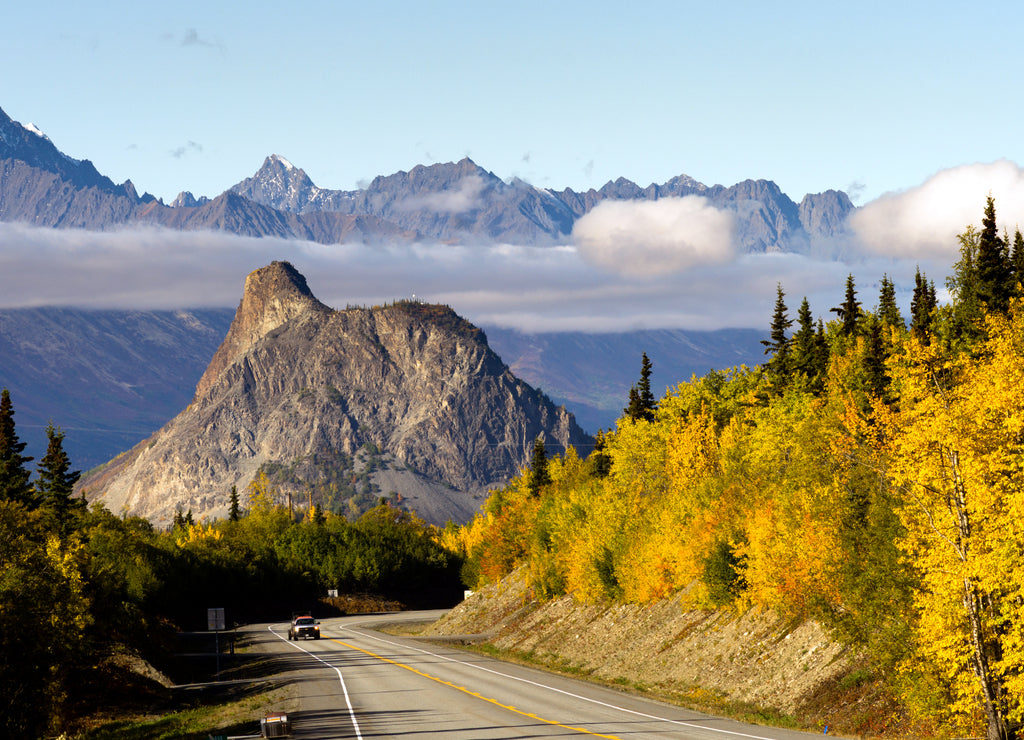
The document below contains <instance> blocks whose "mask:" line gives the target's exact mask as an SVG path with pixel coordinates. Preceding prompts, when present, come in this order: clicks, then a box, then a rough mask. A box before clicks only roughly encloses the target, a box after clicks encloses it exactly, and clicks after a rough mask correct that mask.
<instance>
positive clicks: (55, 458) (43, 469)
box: [35, 422, 82, 535]
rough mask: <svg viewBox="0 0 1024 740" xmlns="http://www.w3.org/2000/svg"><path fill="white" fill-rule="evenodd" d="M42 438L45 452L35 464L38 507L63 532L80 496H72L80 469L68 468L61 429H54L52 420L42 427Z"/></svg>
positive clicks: (67, 529) (70, 526)
mask: <svg viewBox="0 0 1024 740" xmlns="http://www.w3.org/2000/svg"><path fill="white" fill-rule="evenodd" d="M46 440H47V446H46V454H45V455H43V457H42V459H41V460H40V461H39V465H38V466H37V467H36V472H37V473H38V476H37V478H36V482H35V489H36V493H37V499H38V501H39V505H40V508H42V509H43V510H44V511H46V512H47V513H48V514H49V516H50V517H52V519H53V522H54V524H55V527H56V529H57V530H58V531H59V532H61V534H63V535H67V534H69V533H70V532H71V531H72V529H73V528H74V527H73V523H74V517H75V513H76V511H77V510H78V509H79V508H80V504H79V502H80V501H81V500H82V499H74V498H72V494H73V493H74V489H75V483H76V482H78V479H79V477H80V476H81V472H80V471H78V470H74V471H72V470H71V460H70V459H69V458H68V454H67V452H65V451H64V432H62V431H60V430H59V429H55V428H54V426H53V423H52V422H51V423H50V424H49V425H48V426H47V427H46Z"/></svg>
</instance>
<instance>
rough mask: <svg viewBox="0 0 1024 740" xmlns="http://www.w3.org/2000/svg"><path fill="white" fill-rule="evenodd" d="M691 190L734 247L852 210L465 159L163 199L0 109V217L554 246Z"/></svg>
mask: <svg viewBox="0 0 1024 740" xmlns="http://www.w3.org/2000/svg"><path fill="white" fill-rule="evenodd" d="M687 195H699V196H702V197H705V198H707V199H708V200H709V201H710V202H711V204H712V205H714V206H716V207H718V208H721V209H725V210H728V211H731V212H732V213H734V214H735V216H736V220H737V224H738V228H737V238H738V241H739V246H740V248H741V249H742V250H743V251H746V252H807V251H810V250H813V249H814V246H815V244H816V243H820V242H822V241H823V240H825V239H827V238H829V237H831V236H834V235H836V234H840V233H842V231H843V229H844V228H845V222H846V218H847V216H848V215H849V213H850V212H852V211H853V210H854V206H853V204H852V203H851V202H850V199H849V198H848V197H847V196H846V195H845V194H844V193H842V192H839V191H833V190H830V191H827V192H826V193H818V194H815V195H807V196H805V197H804V198H803V200H802V201H801V202H800V203H799V204H797V203H795V202H794V201H793V200H792V199H790V198H789V196H787V195H786V194H785V193H783V192H782V191H781V190H780V189H779V188H778V186H777V185H776V184H775V183H773V182H771V181H770V180H746V181H744V182H741V183H737V184H736V185H733V186H730V187H724V186H722V185H713V186H707V185H704V184H702V183H700V182H698V181H696V180H694V179H693V178H691V177H688V176H686V175H680V176H678V177H675V178H672V179H671V180H669V181H668V182H666V183H663V184H661V185H655V184H651V185H648V186H647V187H645V188H641V187H640V186H639V185H637V184H635V183H633V182H630V181H629V180H626V179H624V178H619V179H618V180H615V181H613V182H609V183H607V184H606V185H604V186H603V187H602V188H600V189H599V190H594V189H591V190H588V191H586V192H576V191H573V190H571V189H569V188H566V189H564V190H561V191H555V190H548V189H541V188H536V187H534V186H532V185H530V184H529V183H526V182H523V181H521V180H512V181H510V182H505V181H504V180H502V179H501V178H499V177H497V176H496V175H495V174H494V173H492V172H489V171H487V170H485V169H483V168H482V167H480V166H478V165H477V164H476V163H474V162H473V161H472V160H470V159H463V160H461V161H459V162H449V163H445V164H434V165H429V166H424V165H418V166H416V167H413V168H412V169H411V170H410V171H408V172H396V173H394V174H392V175H387V176H380V177H377V178H375V179H374V180H373V181H372V182H371V183H370V184H369V185H368V186H367V187H366V188H362V189H359V190H352V191H345V190H329V189H326V188H321V187H318V186H317V185H316V184H314V183H313V181H312V180H311V179H310V178H309V176H308V175H307V174H306V173H305V172H304V171H303V170H302V169H300V168H298V167H296V166H294V165H292V164H291V163H290V162H288V161H287V160H285V159H284V158H283V157H280V156H277V155H273V156H270V157H268V158H267V159H266V160H265V161H264V163H263V166H262V167H260V169H259V170H258V171H257V172H256V173H255V174H254V175H253V176H252V177H249V178H246V179H245V180H243V181H242V182H240V183H238V184H237V185H235V186H234V187H232V188H230V189H229V190H228V191H227V192H225V193H222V194H221V195H219V196H217V197H214V198H208V197H206V196H202V197H196V196H194V195H193V194H192V193H190V192H183V193H181V194H180V195H178V197H177V198H175V199H174V202H173V203H172V205H171V206H167V205H165V204H164V203H162V202H161V201H159V200H157V199H156V198H154V197H153V196H152V195H149V194H144V195H142V196H139V195H138V194H137V192H136V190H135V187H134V185H133V184H132V183H131V181H130V180H129V181H126V182H124V183H123V184H121V185H115V184H114V183H113V182H112V181H110V180H109V179H108V178H106V177H104V176H103V175H101V174H100V173H99V172H97V171H96V169H95V167H93V165H92V164H91V163H90V162H89V161H87V160H76V159H72V158H70V157H68V156H66V155H64V154H62V153H61V152H60V151H59V150H58V149H57V148H56V147H55V146H54V145H53V143H52V142H51V141H50V140H49V139H48V138H47V137H46V136H45V135H43V134H42V133H41V132H39V131H38V130H37V129H35V127H33V126H31V125H28V126H22V125H21V124H19V123H17V122H15V121H12V120H11V119H10V118H9V117H8V116H7V115H6V114H5V113H3V111H2V110H0V221H18V222H23V223H29V224H34V225H37V226H47V227H55V228H83V229H92V230H106V229H112V228H122V227H125V226H131V225H137V224H150V225H160V226H164V227H166V228H171V229H181V230H185V231H195V230H215V231H224V232H227V233H232V234H241V235H246V236H256V237H259V236H275V237H281V238H290V239H300V240H307V241H315V242H319V243H322V244H335V243H343V242H354V241H359V242H365V243H369V244H385V243H390V242H395V241H416V240H420V241H431V242H442V243H458V244H475V243H514V244H523V245H538V246H545V245H554V244H564V243H566V242H568V241H569V240H570V237H571V234H572V229H573V225H574V224H575V223H576V221H577V220H578V219H579V218H580V217H581V216H583V215H585V214H586V213H589V212H590V211H591V210H593V209H594V208H595V207H597V206H598V205H599V204H600V203H602V202H604V201H606V200H657V199H660V198H667V197H684V196H687Z"/></svg>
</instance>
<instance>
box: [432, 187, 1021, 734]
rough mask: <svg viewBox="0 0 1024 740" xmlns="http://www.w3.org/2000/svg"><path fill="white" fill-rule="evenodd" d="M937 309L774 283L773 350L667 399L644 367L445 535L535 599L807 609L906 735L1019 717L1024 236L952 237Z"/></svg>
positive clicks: (479, 581)
mask: <svg viewBox="0 0 1024 740" xmlns="http://www.w3.org/2000/svg"><path fill="white" fill-rule="evenodd" d="M959 241H960V255H961V256H960V260H959V261H958V262H957V264H956V265H955V266H954V268H953V271H952V275H951V277H950V278H949V280H948V282H947V288H948V290H949V294H950V296H951V300H950V301H949V302H948V303H947V304H945V305H939V304H938V302H937V300H936V290H935V286H934V284H933V283H932V282H931V281H929V280H928V279H927V278H926V277H925V276H923V275H921V274H920V272H919V273H918V275H917V277H916V281H915V282H916V284H915V290H914V295H913V302H912V304H911V307H910V316H909V321H906V320H905V319H904V318H903V316H902V315H901V313H900V310H899V308H898V307H897V304H896V300H895V286H894V285H893V283H892V281H891V280H890V279H889V278H888V276H882V277H881V279H880V281H879V284H878V293H877V298H876V299H875V302H874V307H873V308H870V309H867V308H865V307H864V305H863V303H862V301H861V298H860V297H859V294H858V291H857V286H856V285H855V283H854V279H853V276H852V275H851V276H850V277H849V279H848V280H847V284H846V290H845V294H844V296H842V297H841V302H839V303H838V305H837V306H836V307H834V308H831V309H829V310H828V311H827V312H826V315H828V314H831V315H832V316H831V317H830V320H828V321H826V320H824V317H822V316H819V317H817V318H815V316H814V315H813V313H812V311H811V308H810V306H809V305H808V302H807V300H806V298H805V299H804V300H803V301H802V302H801V303H800V307H799V309H798V311H797V315H796V321H794V320H793V319H792V318H791V316H790V313H789V307H788V306H787V303H786V294H785V292H784V290H783V287H782V286H781V285H780V286H779V287H778V291H777V299H776V303H775V309H774V313H773V315H772V318H771V332H770V337H769V338H768V339H766V340H765V341H764V344H765V355H766V360H765V363H764V364H763V365H761V366H759V367H756V368H746V367H738V368H734V369H731V370H728V371H723V372H717V371H715V372H711V373H709V374H708V375H706V376H705V377H703V378H693V379H692V380H690V381H689V382H684V383H680V384H679V385H678V386H677V387H675V388H673V389H670V390H669V392H668V393H667V394H666V395H665V396H664V397H663V398H661V399H660V400H657V399H655V398H654V396H653V395H652V393H651V390H650V384H649V378H650V361H649V360H648V358H647V357H646V355H645V356H644V357H643V362H642V365H641V376H640V380H639V382H638V383H637V385H636V386H635V387H634V388H633V391H632V392H631V394H630V399H629V406H628V407H627V408H626V409H624V411H623V415H622V417H621V418H620V419H619V421H618V423H617V425H616V428H615V429H614V430H609V431H605V432H602V433H600V434H599V435H598V447H597V449H595V451H594V452H593V453H592V454H591V455H590V456H589V457H587V458H586V459H580V458H579V457H578V456H577V455H576V454H575V453H574V452H573V451H571V450H570V452H569V453H568V454H567V455H565V456H564V457H562V458H556V459H547V457H546V456H545V454H544V450H543V444H542V443H539V445H538V446H537V447H535V449H534V454H533V458H532V461H531V464H530V466H529V467H528V468H527V469H525V470H524V471H523V472H522V474H521V475H520V476H519V477H518V478H516V479H515V480H513V481H512V482H511V483H510V484H509V485H508V486H507V487H505V488H502V489H500V490H498V491H495V492H494V493H493V494H492V495H491V497H490V498H489V500H488V501H487V503H486V505H485V506H484V508H483V510H482V511H481V512H480V513H479V514H478V515H477V516H476V518H475V519H474V520H473V521H471V522H470V523H469V524H468V525H467V526H465V527H464V528H462V529H461V530H459V531H458V532H448V533H446V534H447V537H448V539H447V543H448V546H449V547H451V548H453V549H455V550H457V551H459V552H460V553H462V554H463V555H464V556H465V558H466V561H465V565H464V568H463V575H464V578H465V580H466V582H467V583H468V584H470V585H471V586H481V585H483V584H487V583H491V582H494V581H496V580H498V579H500V578H502V577H503V576H505V575H507V574H509V573H511V572H512V571H513V570H514V569H516V568H518V567H521V566H526V567H527V568H528V570H529V573H530V579H531V584H532V588H533V592H534V594H535V595H536V596H537V597H538V598H541V599H545V598H553V597H557V596H561V595H563V594H573V595H574V596H575V597H576V598H578V599H580V600H583V601H589V602H629V603H640V604H643V603H653V602H654V601H657V600H659V599H662V598H665V597H666V596H669V595H672V594H682V595H683V598H684V603H686V604H687V605H689V606H692V607H695V608H701V607H707V608H721V607H728V608H734V609H736V610H737V611H741V610H747V609H751V608H765V609H771V610H773V611H774V612H776V613H778V614H779V615H781V616H782V617H783V618H789V619H792V620H803V619H813V620H816V621H818V622H819V623H821V624H822V625H824V626H825V627H826V628H827V629H828V630H829V631H830V633H831V634H832V636H833V637H834V638H835V639H837V640H839V641H841V642H843V643H844V644H846V645H849V646H851V648H854V649H855V650H856V651H857V652H858V653H859V654H861V655H863V656H865V660H866V666H867V667H866V668H865V672H864V676H862V679H863V680H868V679H867V678H865V676H870V680H871V681H873V682H877V684H878V685H880V686H882V687H883V688H884V690H885V691H886V692H887V693H888V694H889V696H890V697H891V698H892V701H893V702H894V703H895V704H896V705H897V706H899V707H900V710H899V711H900V712H901V713H903V714H904V715H906V716H907V717H908V718H909V721H910V722H912V723H913V725H914V726H915V727H924V728H928V727H930V728H931V730H930V732H931V733H934V734H935V735H937V736H949V737H978V736H983V737H988V738H990V739H991V740H998V739H1000V738H1012V737H1017V736H1019V734H1020V731H1021V727H1022V724H1024V567H1022V566H1024V531H1022V527H1024V467H1022V465H1021V462H1020V461H1021V457H1022V453H1024V302H1022V299H1024V295H1022V287H1021V281H1022V280H1024V239H1022V237H1021V234H1020V232H1019V231H1018V232H1017V233H1015V234H1014V236H1013V238H1012V240H1011V238H1010V236H1009V234H1008V233H1006V232H1005V231H1004V232H1003V233H1002V234H1000V233H999V231H998V230H997V226H996V217H995V204H994V202H993V200H992V199H991V198H989V199H988V201H987V203H986V207H985V209H984V213H983V218H982V227H981V228H980V229H977V228H975V227H973V226H971V227H968V228H966V230H965V231H964V233H963V234H961V235H960V237H959Z"/></svg>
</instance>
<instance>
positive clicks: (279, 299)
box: [80, 262, 592, 523]
mask: <svg viewBox="0 0 1024 740" xmlns="http://www.w3.org/2000/svg"><path fill="white" fill-rule="evenodd" d="M538 436H543V437H544V438H545V441H546V442H547V444H548V445H549V448H550V450H551V452H552V453H557V452H559V451H562V450H564V449H565V448H566V447H567V446H569V445H572V446H574V447H576V448H577V449H579V450H582V451H584V453H585V452H586V450H587V449H589V447H590V446H591V445H592V439H591V438H590V437H589V436H587V435H586V434H585V433H584V432H583V431H582V430H581V429H580V428H579V427H578V426H577V424H576V422H575V420H574V419H573V417H572V415H571V414H570V413H569V412H567V411H566V410H565V409H564V408H558V407H556V406H555V405H554V404H553V403H552V402H551V401H550V400H549V399H547V398H546V397H545V396H544V395H543V394H541V393H538V392H537V391H536V390H534V389H533V388H531V387H530V386H528V385H527V384H526V383H524V382H523V381H521V380H519V379H517V378H516V377H515V376H513V374H512V373H511V371H510V370H509V369H508V367H507V366H506V365H505V364H504V363H502V361H501V360H500V359H499V358H498V356H497V355H495V354H494V352H492V351H491V350H490V348H489V347H488V346H487V342H486V339H485V337H484V334H483V332H482V331H480V330H479V329H477V328H476V327H474V326H473V325H471V324H470V323H469V322H467V321H465V320H463V319H462V318H460V317H459V316H457V315H456V314H455V313H454V312H452V311H451V309H449V308H447V307H444V306H434V305H428V304H421V303H416V302H402V303H396V304H392V305H390V306H385V307H376V308H372V309H347V310H344V311H335V310H332V309H330V308H328V307H327V306H325V305H323V304H322V303H320V302H319V301H318V300H317V299H316V298H315V297H314V296H313V295H312V293H310V292H309V288H308V286H307V284H306V281H305V278H304V277H302V276H301V275H300V274H299V273H298V272H296V271H295V269H294V268H293V267H292V266H291V265H290V264H288V263H282V262H275V263H273V264H271V265H269V266H268V267H265V268H262V269H260V270H257V271H255V272H253V273H252V274H251V275H249V277H248V279H247V280H246V286H245V293H244V296H243V298H242V301H241V303H240V304H239V307H238V310H237V311H236V312H235V317H234V320H233V321H232V324H231V328H230V329H229V330H228V333H227V336H226V337H225V338H224V341H223V342H222V343H221V345H220V347H219V348H218V350H217V352H216V353H215V354H214V356H213V359H212V360H211V361H210V365H209V367H208V368H207V370H206V372H205V373H204V374H203V377H202V378H201V379H200V381H199V383H198V385H197V386H196V393H195V397H194V398H193V399H192V402H191V403H189V404H188V406H187V407H186V408H185V409H184V410H183V411H181V413H179V414H178V415H177V416H176V417H175V418H174V419H172V420H171V421H170V422H168V424H166V425H165V426H164V427H163V428H162V429H161V430H160V431H158V432H156V433H155V434H154V435H152V436H151V437H150V438H149V439H148V440H146V441H144V442H141V443H139V444H138V445H136V446H135V447H134V448H133V449H132V450H131V451H130V452H128V453H126V454H124V455H121V456H119V457H118V458H116V459H115V460H112V461H111V463H110V464H109V465H107V466H105V467H103V468H102V469H100V470H97V471H95V472H94V473H93V474H92V475H90V476H87V477H85V478H83V480H82V481H81V482H80V487H81V488H82V489H83V490H85V491H87V492H88V495H89V498H90V500H99V501H102V502H103V503H104V504H105V505H106V506H107V507H108V508H110V509H111V510H112V511H115V512H121V511H127V512H129V513H131V514H137V515H140V516H144V517H147V518H149V519H151V520H153V521H155V522H158V523H167V522H169V521H170V520H171V519H172V518H173V516H174V513H175V511H176V510H177V509H181V510H182V511H184V510H191V511H192V512H193V514H194V516H195V517H197V518H201V517H204V516H215V517H223V516H224V515H225V514H226V512H227V506H228V494H229V492H230V489H231V487H232V486H235V485H237V486H238V487H239V489H243V488H244V487H245V486H246V485H247V484H248V483H249V481H251V480H252V479H253V478H254V476H256V475H257V474H258V473H259V472H260V471H262V472H265V473H267V474H269V475H271V476H278V478H276V479H275V480H277V481H278V482H279V483H280V486H281V488H282V489H284V490H286V491H288V492H289V493H291V494H293V495H295V496H297V497H301V500H302V501H305V500H306V496H307V495H308V496H310V497H313V499H314V502H315V503H325V501H323V499H326V503H329V504H330V505H332V506H336V505H339V504H343V503H345V502H344V501H340V500H339V496H338V494H339V492H340V491H342V490H344V487H345V485H346V484H347V483H348V482H349V481H350V480H352V479H353V478H356V477H358V476H359V475H360V474H361V473H366V474H367V476H368V481H367V484H366V488H364V489H360V490H359V491H352V492H351V494H352V495H351V496H348V494H347V493H346V494H345V495H346V496H347V497H348V498H347V500H348V502H349V504H351V501H352V499H355V498H356V497H357V496H359V495H364V496H366V495H368V496H369V497H370V501H372V502H375V501H376V499H375V498H374V494H373V493H372V491H373V489H372V486H371V485H370V483H369V481H370V480H372V481H373V482H374V483H375V484H376V485H377V486H378V487H379V490H380V493H381V494H387V493H388V491H389V488H390V487H391V486H394V490H395V492H396V498H395V500H396V502H397V503H399V504H401V505H405V506H411V507H412V508H415V509H416V511H417V512H418V513H419V514H420V515H421V516H423V517H424V518H426V519H427V520H428V521H432V522H435V523H444V522H445V521H446V520H447V519H454V520H456V521H465V520H467V519H468V518H469V516H471V515H472V513H473V512H474V511H475V510H476V509H477V508H478V506H479V504H480V496H481V495H482V493H483V492H484V491H485V490H486V489H487V487H488V486H490V485H493V484H497V483H502V482H504V481H505V480H507V479H509V478H510V477H512V476H513V475H515V474H516V473H517V472H518V471H519V470H520V469H521V467H522V466H523V465H525V464H526V463H527V462H528V459H529V455H530V451H531V448H532V445H533V441H534V439H536V438H537V437H538ZM368 460H372V461H373V464H372V466H371V469H369V470H368V469H367V464H368ZM327 482H330V483H327ZM314 491H315V493H314ZM399 492H404V493H402V495H401V496H399V495H398V494H399ZM317 498H320V499H322V500H321V501H317V500H316V499H317Z"/></svg>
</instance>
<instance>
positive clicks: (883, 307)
mask: <svg viewBox="0 0 1024 740" xmlns="http://www.w3.org/2000/svg"><path fill="white" fill-rule="evenodd" d="M878 318H879V320H880V321H881V322H882V326H883V327H885V328H887V329H891V328H897V329H900V330H903V329H905V328H906V325H905V324H904V323H903V316H901V315H900V308H899V306H897V305H896V285H895V284H894V283H893V281H892V280H890V279H889V276H888V275H882V287H881V288H880V289H879V291H878Z"/></svg>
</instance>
